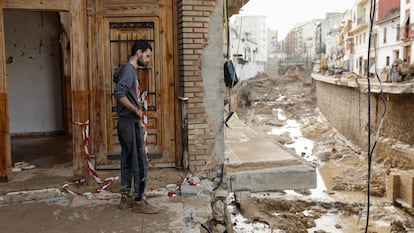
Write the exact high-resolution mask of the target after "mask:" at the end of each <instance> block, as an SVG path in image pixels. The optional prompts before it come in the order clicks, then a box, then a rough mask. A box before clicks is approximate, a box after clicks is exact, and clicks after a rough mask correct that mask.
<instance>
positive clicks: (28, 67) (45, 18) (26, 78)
mask: <svg viewBox="0 0 414 233" xmlns="http://www.w3.org/2000/svg"><path fill="white" fill-rule="evenodd" d="M4 24H5V25H4V26H5V45H6V60H7V62H6V74H7V94H8V96H7V97H8V108H9V120H10V132H11V133H12V134H19V133H20V134H21V133H39V132H55V131H61V130H63V116H62V114H63V112H62V109H63V107H62V81H61V80H62V79H61V69H60V61H61V59H60V46H59V30H60V23H59V15H58V14H57V13H54V12H36V11H5V12H4Z"/></svg>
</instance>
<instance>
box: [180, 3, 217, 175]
mask: <svg viewBox="0 0 414 233" xmlns="http://www.w3.org/2000/svg"><path fill="white" fill-rule="evenodd" d="M177 8H178V46H179V78H180V92H181V93H180V95H181V96H185V97H188V154H189V158H188V160H189V167H190V170H192V171H198V170H201V169H202V168H204V167H205V165H206V164H207V163H208V162H209V161H210V160H212V159H213V160H215V161H222V159H223V156H224V131H223V129H224V127H223V115H224V81H223V64H224V58H223V1H222V0H217V1H216V0H179V1H178V6H177Z"/></svg>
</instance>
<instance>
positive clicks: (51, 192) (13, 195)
mask: <svg viewBox="0 0 414 233" xmlns="http://www.w3.org/2000/svg"><path fill="white" fill-rule="evenodd" d="M59 198H65V194H64V193H63V192H62V191H60V190H59V189H58V188H48V189H40V190H30V191H18V192H10V193H7V194H6V195H4V196H0V205H8V204H17V203H24V202H36V201H42V200H53V199H59Z"/></svg>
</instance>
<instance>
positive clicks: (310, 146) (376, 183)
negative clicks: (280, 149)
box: [233, 75, 414, 233]
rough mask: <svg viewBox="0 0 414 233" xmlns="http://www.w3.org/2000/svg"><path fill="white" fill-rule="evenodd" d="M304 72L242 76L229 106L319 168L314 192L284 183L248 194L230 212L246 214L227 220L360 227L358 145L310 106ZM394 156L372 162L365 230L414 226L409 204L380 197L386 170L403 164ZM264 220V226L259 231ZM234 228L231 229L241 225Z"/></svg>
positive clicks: (295, 228) (281, 228) (362, 194)
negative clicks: (274, 76) (235, 98)
mask: <svg viewBox="0 0 414 233" xmlns="http://www.w3.org/2000/svg"><path fill="white" fill-rule="evenodd" d="M310 79H311V78H310V77H308V76H304V77H298V76H297V75H288V76H280V77H279V78H278V79H276V80H274V79H271V78H270V77H268V76H267V75H258V76H257V77H255V78H253V79H251V80H248V81H245V83H244V85H243V87H241V89H240V91H239V109H238V112H237V113H238V115H239V118H240V119H242V120H243V121H245V122H246V123H247V124H249V125H250V126H252V127H254V128H256V129H258V130H261V131H263V132H265V133H267V134H268V135H269V136H270V137H271V138H272V139H273V140H275V141H277V142H279V143H281V144H283V145H285V146H286V147H288V148H291V149H292V150H294V151H295V152H296V153H297V154H298V155H300V156H302V157H303V158H304V159H306V160H308V161H310V162H311V163H312V164H314V165H315V166H316V167H317V169H318V173H319V174H320V177H319V179H320V180H318V189H319V193H317V192H316V191H315V190H296V191H288V190H286V191H280V192H275V193H258V194H252V195H251V198H250V202H251V204H249V206H250V207H252V208H244V207H243V206H240V209H238V210H234V211H235V212H234V213H233V215H237V214H238V213H236V212H237V211H240V212H241V215H243V217H245V218H246V220H245V221H244V222H243V223H241V222H238V223H237V222H234V223H233V224H235V225H237V224H239V225H240V224H251V223H253V222H257V223H260V224H263V223H264V225H265V226H266V227H261V229H262V231H260V230H256V231H257V232H289V233H302V232H317V233H322V232H332V233H333V232H364V229H365V224H366V209H367V208H366V206H367V177H368V176H367V159H366V158H367V156H366V153H365V152H364V151H362V150H361V149H360V148H358V147H357V146H355V145H353V144H352V143H350V142H349V141H348V140H347V139H346V138H344V137H343V136H342V135H341V134H340V133H338V132H337V131H336V130H335V129H334V128H332V127H331V126H330V125H329V122H327V121H326V119H324V117H323V116H322V115H321V113H320V112H319V111H318V109H317V107H316V97H315V95H314V90H313V87H312V85H311V80H310ZM289 125H290V126H289ZM394 160H395V159H394V158H392V157H390V158H387V159H384V160H382V161H379V163H373V164H372V174H371V182H370V184H371V189H370V190H371V205H370V209H371V211H370V218H369V219H370V221H369V232H377V233H383V232H384V233H385V232H388V233H389V232H392V233H402V232H414V217H413V214H412V213H413V210H412V209H406V208H405V209H404V208H403V207H396V206H392V205H391V204H390V203H388V202H387V200H386V198H385V197H386V177H387V175H388V174H389V173H390V172H391V171H393V170H398V169H404V166H401V167H399V166H398V164H399V163H397V162H392V161H394ZM390 161H391V162H390ZM390 164H392V166H390ZM235 203H236V204H237V197H236V200H235ZM239 204H240V203H239ZM247 209H250V210H247ZM267 227H270V229H271V230H272V231H265V228H267ZM236 228H237V230H235V231H236V232H248V231H243V230H242V229H243V227H240V226H238V227H235V229H236ZM256 231H255V232H256Z"/></svg>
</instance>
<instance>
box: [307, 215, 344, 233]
mask: <svg viewBox="0 0 414 233" xmlns="http://www.w3.org/2000/svg"><path fill="white" fill-rule="evenodd" d="M337 222H339V217H338V215H334V214H329V213H328V214H326V215H323V216H322V217H320V218H318V219H316V220H315V223H316V227H313V228H310V229H308V233H314V232H316V231H317V230H324V231H325V232H330V233H342V232H343V231H342V229H340V228H337V227H336V226H337Z"/></svg>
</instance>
